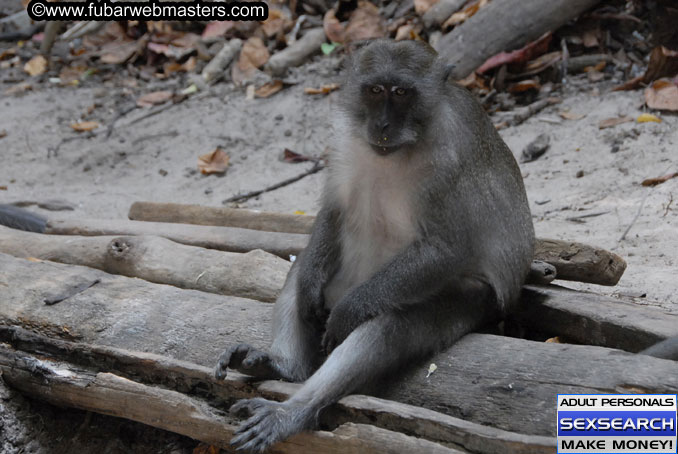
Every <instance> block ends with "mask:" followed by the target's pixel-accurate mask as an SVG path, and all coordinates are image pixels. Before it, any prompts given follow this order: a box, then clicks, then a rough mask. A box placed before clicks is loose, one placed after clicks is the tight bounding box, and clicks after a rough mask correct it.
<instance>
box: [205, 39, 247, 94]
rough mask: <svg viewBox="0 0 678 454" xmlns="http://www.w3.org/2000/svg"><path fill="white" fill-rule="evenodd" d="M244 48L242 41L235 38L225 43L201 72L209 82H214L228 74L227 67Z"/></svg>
mask: <svg viewBox="0 0 678 454" xmlns="http://www.w3.org/2000/svg"><path fill="white" fill-rule="evenodd" d="M241 48H242V41H240V40H239V39H238V38H233V39H231V40H230V41H228V42H227V43H225V44H224V47H222V48H221V50H220V51H219V52H218V53H217V54H216V55H215V56H214V58H212V60H210V62H209V63H207V65H205V68H204V69H203V70H202V73H201V74H200V75H201V76H202V78H203V80H204V81H205V82H207V83H213V82H216V81H218V80H219V79H221V78H222V77H224V76H226V74H227V71H226V68H227V67H228V65H229V64H230V63H231V61H233V59H234V58H235V57H236V55H238V52H240V49H241Z"/></svg>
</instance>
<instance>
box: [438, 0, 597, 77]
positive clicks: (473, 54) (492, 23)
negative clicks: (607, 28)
mask: <svg viewBox="0 0 678 454" xmlns="http://www.w3.org/2000/svg"><path fill="white" fill-rule="evenodd" d="M598 2H599V0H522V1H520V2H516V1H514V0H493V1H492V2H490V4H489V5H487V6H486V7H484V8H482V9H481V10H480V11H478V12H477V13H476V14H475V15H474V16H472V17H471V18H470V19H468V20H467V21H465V22H464V23H463V24H461V25H459V26H457V27H455V28H454V29H453V30H452V31H451V32H450V33H447V34H446V35H444V36H443V37H442V38H440V40H439V41H438V43H437V46H436V50H438V52H439V53H440V56H441V57H442V58H443V60H445V61H446V62H447V63H449V64H452V65H455V67H454V69H453V70H452V77H453V78H455V79H463V78H464V77H466V76H468V75H469V74H471V73H472V72H473V71H474V70H475V69H476V68H478V67H479V66H480V65H482V64H483V63H484V62H485V61H486V60H487V59H488V58H490V57H492V56H493V55H496V54H498V53H499V52H503V51H506V52H508V51H511V50H514V49H518V48H520V47H522V46H524V45H525V44H527V43H529V42H530V41H534V40H535V39H537V38H539V37H540V36H542V35H543V34H544V33H546V32H548V31H551V30H555V29H557V28H559V27H560V26H562V25H564V24H565V23H567V22H568V21H570V20H571V19H573V18H575V17H577V16H579V15H580V14H581V13H583V12H584V11H586V10H588V9H589V8H591V7H593V6H595V5H596V4H597V3H598Z"/></svg>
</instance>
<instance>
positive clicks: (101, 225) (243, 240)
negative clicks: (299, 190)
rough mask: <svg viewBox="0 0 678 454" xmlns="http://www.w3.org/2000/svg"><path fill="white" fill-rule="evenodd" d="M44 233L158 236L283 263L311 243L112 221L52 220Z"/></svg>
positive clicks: (286, 236)
mask: <svg viewBox="0 0 678 454" xmlns="http://www.w3.org/2000/svg"><path fill="white" fill-rule="evenodd" d="M45 233H48V234H53V235H83V236H102V235H157V236H161V237H164V238H167V239H170V240H172V241H175V242H177V243H182V244H187V245H190V246H200V247H204V248H208V249H219V250H221V251H229V252H249V251H253V250H255V249H261V250H263V251H266V252H270V253H271V254H275V255H277V256H278V257H282V258H284V259H289V257H290V255H296V254H298V253H299V251H301V250H302V249H303V248H304V247H305V246H306V242H307V241H308V237H307V235H300V234H296V233H279V232H261V231H259V230H250V229H239V228H235V227H212V226H203V225H188V224H170V223H163V222H138V221H125V220H112V219H111V220H100V219H79V220H76V221H74V220H70V219H58V220H49V221H48V222H47V227H46V229H45Z"/></svg>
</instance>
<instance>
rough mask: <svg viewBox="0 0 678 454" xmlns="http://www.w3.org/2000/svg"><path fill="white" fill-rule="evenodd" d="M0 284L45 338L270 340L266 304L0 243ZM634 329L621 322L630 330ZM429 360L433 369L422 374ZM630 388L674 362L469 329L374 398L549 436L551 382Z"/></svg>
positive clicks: (15, 320)
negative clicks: (12, 250)
mask: <svg viewBox="0 0 678 454" xmlns="http://www.w3.org/2000/svg"><path fill="white" fill-rule="evenodd" d="M82 279H86V280H99V283H98V284H97V285H94V286H92V287H89V288H88V289H86V290H84V291H82V292H81V293H78V294H75V295H72V296H70V297H69V298H67V299H65V300H63V301H62V302H60V303H58V304H55V305H51V306H49V305H45V304H44V303H43V300H44V298H45V297H46V296H50V295H53V294H55V293H59V292H63V291H64V290H67V289H69V288H70V287H71V286H72V283H73V282H74V281H78V280H82ZM0 286H1V287H2V288H3V297H2V298H1V299H0V324H4V325H16V326H20V327H23V328H26V329H30V330H32V331H34V332H38V333H41V334H43V335H45V336H48V337H53V338H55V337H56V338H64V339H70V340H77V341H78V342H84V343H90V344H99V345H104V346H108V347H115V348H121V349H125V350H132V351H145V352H150V353H156V354H159V355H162V356H167V357H171V358H173V359H176V360H182V361H189V362H192V363H196V364H199V365H202V366H205V367H210V368H211V367H212V365H213V364H214V361H215V359H216V358H217V357H218V355H219V354H220V353H221V350H222V349H223V348H224V347H226V346H227V345H231V344H233V343H237V342H247V343H250V344H251V345H253V346H254V347H255V348H266V347H267V344H268V342H269V339H270V337H269V330H270V317H271V306H270V305H268V304H265V303H261V302H256V301H251V300H245V299H241V298H234V297H226V296H217V295H213V294H209V293H203V292H197V291H193V290H181V289H177V288H174V287H169V286H162V285H157V284H151V283H147V282H144V281H140V280H135V279H130V278H125V277H120V276H111V275H107V274H105V273H103V272H101V271H98V270H93V269H90V268H83V267H78V266H71V265H62V264H57V263H51V262H42V263H36V262H31V261H28V260H21V259H16V258H13V257H10V256H7V255H4V254H0ZM636 328H637V327H635V326H630V325H627V327H626V329H627V332H628V333H629V335H630V336H635V335H636ZM430 362H433V363H435V364H436V365H437V369H436V371H435V372H434V373H433V374H431V375H430V376H429V377H427V371H428V366H429V364H430ZM637 389H642V390H644V391H646V392H656V393H666V392H676V391H677V390H678V363H676V362H672V361H666V360H661V359H656V358H651V357H647V356H642V355H633V354H628V353H624V352H621V351H619V350H610V349H606V348H601V347H590V346H576V345H562V344H542V343H536V342H530V341H525V340H520V339H511V338H505V337H498V336H490V335H470V336H466V337H465V338H464V339H462V340H461V341H460V342H458V343H457V344H455V345H454V346H453V347H452V348H450V349H449V350H447V351H445V352H442V353H440V354H439V355H437V356H435V357H434V358H431V359H430V361H427V362H426V364H423V365H413V367H412V369H411V370H410V371H408V372H407V373H404V374H402V375H401V376H399V377H397V378H395V379H394V381H393V383H391V384H390V386H389V387H385V388H384V395H383V396H382V397H386V398H388V399H391V400H395V401H398V402H401V403H404V404H408V405H414V406H418V407H424V408H428V409H429V410H433V411H439V412H441V413H445V414H446V415H448V416H452V417H457V418H462V419H465V420H468V421H471V422H474V423H478V424H483V425H489V426H492V427H495V428H498V429H502V430H505V431H510V432H519V433H524V434H527V435H545V436H553V434H554V429H555V425H554V424H553V421H554V420H555V419H554V418H555V405H552V402H553V398H554V397H553V396H555V395H556V394H557V393H573V394H576V393H587V392H610V393H614V392H631V391H633V390H637ZM535 409H539V411H538V412H535ZM526 415H529V418H528V417H526Z"/></svg>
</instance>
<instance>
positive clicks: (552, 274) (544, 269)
mask: <svg viewBox="0 0 678 454" xmlns="http://www.w3.org/2000/svg"><path fill="white" fill-rule="evenodd" d="M556 277H557V272H556V267H555V266H553V265H551V264H549V263H546V262H543V261H541V260H533V261H532V264H531V265H530V272H529V274H528V275H527V279H526V282H527V283H528V284H534V285H546V284H550V283H551V282H553V280H554V279H555V278H556Z"/></svg>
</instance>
